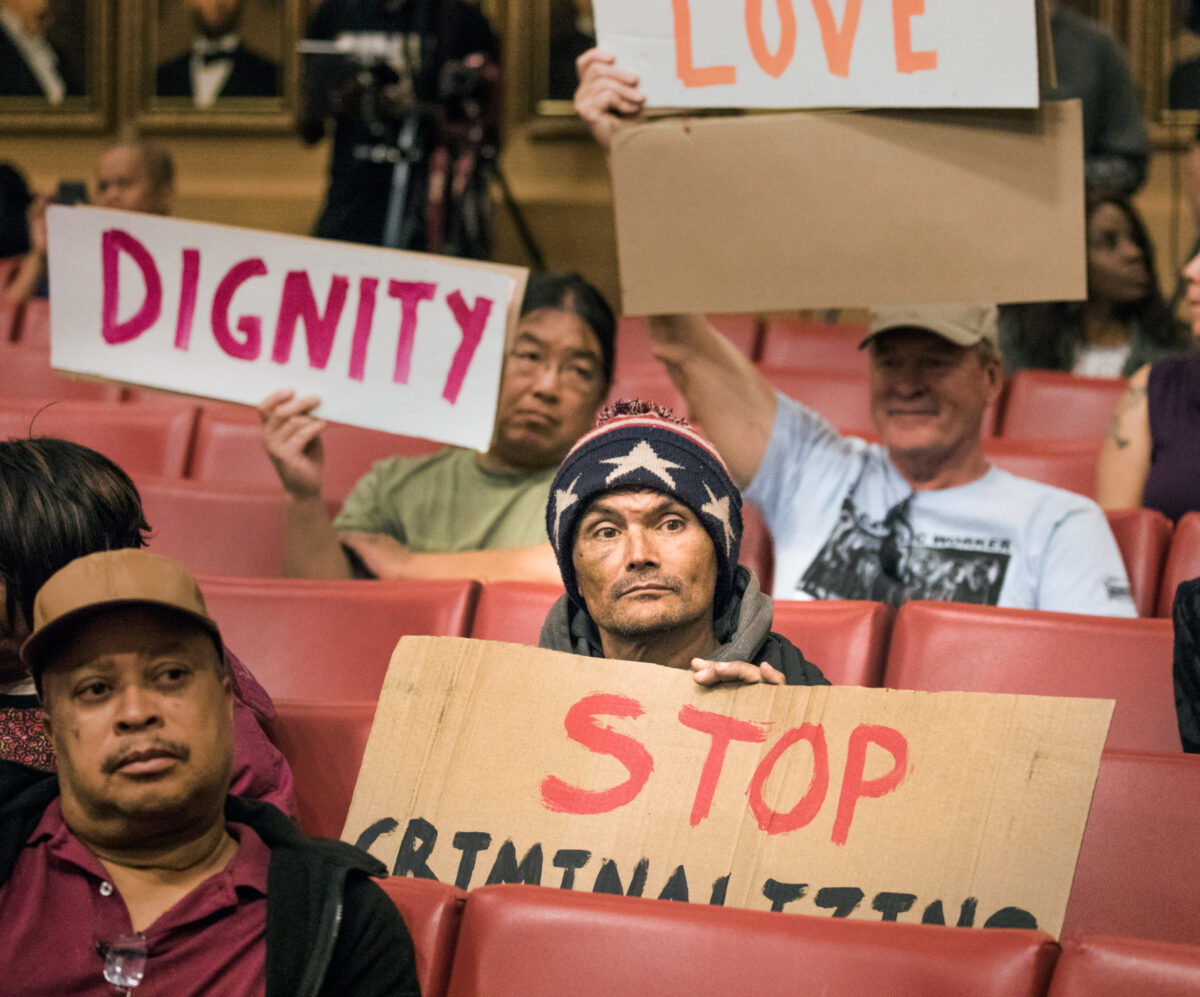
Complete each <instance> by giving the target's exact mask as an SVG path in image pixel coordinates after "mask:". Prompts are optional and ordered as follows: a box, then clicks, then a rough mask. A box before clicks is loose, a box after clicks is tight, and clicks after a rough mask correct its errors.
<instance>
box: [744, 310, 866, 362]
mask: <svg viewBox="0 0 1200 997" xmlns="http://www.w3.org/2000/svg"><path fill="white" fill-rule="evenodd" d="M866 336H867V326H866V325H865V324H864V323H859V322H818V321H816V320H814V319H802V318H781V317H774V318H768V319H767V321H766V327H765V329H764V332H763V346H762V362H763V364H765V365H767V366H770V367H803V368H806V369H808V370H842V371H848V372H850V373H856V374H859V375H860V376H862V377H865V376H866V374H867V367H868V363H869V361H868V358H867V351H866V350H860V349H859V348H858V344H859V343H861V342H862V341H863V340H864V339H865V338H866Z"/></svg>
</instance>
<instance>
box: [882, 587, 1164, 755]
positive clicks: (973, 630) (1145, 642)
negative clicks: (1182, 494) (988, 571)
mask: <svg viewBox="0 0 1200 997" xmlns="http://www.w3.org/2000/svg"><path fill="white" fill-rule="evenodd" d="M1172 641H1173V635H1172V633H1171V624H1170V623H1169V622H1168V621H1166V620H1126V619H1115V618H1113V617H1107V616H1080V615H1076V614H1074V613H1048V612H1041V611H1039V610H1032V609H998V608H997V607H995V606H968V605H963V604H960V603H951V602H910V603H907V604H905V605H904V606H902V607H901V608H900V611H899V612H898V613H897V614H896V624H895V626H894V627H893V629H892V639H891V644H890V645H889V647H888V654H887V664H886V666H885V668H884V685H885V686H887V687H889V688H892V689H922V690H926V691H930V692H940V691H944V690H962V691H965V692H1008V693H1026V694H1031V695H1035V696H1083V697H1093V698H1101V699H1115V700H1116V703H1117V705H1116V709H1115V710H1114V711H1113V718H1112V725H1111V727H1110V728H1109V732H1108V741H1107V746H1108V747H1109V748H1129V749H1135V750H1148V751H1179V750H1180V742H1179V730H1178V725H1177V722H1176V718H1175V699H1174V691H1173V688H1172V683H1171V655H1172Z"/></svg>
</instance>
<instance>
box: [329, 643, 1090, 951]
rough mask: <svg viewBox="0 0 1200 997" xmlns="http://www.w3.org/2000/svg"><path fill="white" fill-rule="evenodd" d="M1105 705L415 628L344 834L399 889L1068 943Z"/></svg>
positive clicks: (386, 695) (374, 733)
mask: <svg viewBox="0 0 1200 997" xmlns="http://www.w3.org/2000/svg"><path fill="white" fill-rule="evenodd" d="M1112 708H1113V703H1112V700H1096V699H1057V698H1051V697H1042V696H1012V695H988V694H983V693H957V692H948V693H924V692H907V691H897V690H891V689H865V688H857V687H849V686H845V687H830V686H823V687H815V688H809V687H787V686H765V685H754V686H741V687H734V686H723V687H717V688H713V689H702V688H700V687H698V686H697V685H696V684H695V683H694V682H693V681H692V677H691V673H690V672H682V671H679V670H675V669H669V668H663V667H661V666H659V665H653V664H646V663H637V662H628V661H609V660H604V659H599V660H597V659H591V658H581V657H577V656H575V655H569V654H561V653H558V652H555V651H544V650H539V649H536V648H530V647H523V646H518V645H514V644H500V643H495V642H489V641H473V640H465V639H461V638H434V637H404V638H402V639H401V641H400V643H399V645H398V646H397V647H396V650H395V653H394V654H393V656H392V661H391V665H390V668H389V670H388V674H387V678H386V680H385V682H384V687H383V692H382V695H381V698H380V701H379V708H378V710H377V711H376V714H375V722H374V725H373V726H372V728H371V735H370V738H369V740H368V742H367V748H366V752H365V754H364V756H363V763H362V769H361V771H360V773H359V778H358V784H357V786H356V787H355V791H354V800H353V802H352V804H351V806H350V812H349V815H348V817H347V819H346V825H345V829H344V831H343V835H342V837H343V838H344V839H345V840H346V841H350V842H354V843H356V844H357V845H358V846H359V847H362V848H365V849H367V850H368V851H370V852H371V853H372V854H373V855H375V856H376V857H378V858H379V859H381V860H382V861H383V862H385V863H386V864H387V866H388V868H389V869H390V870H391V871H392V872H393V873H394V874H395V875H401V876H421V877H426V878H432V879H438V880H441V881H442V882H449V883H455V884H457V885H458V886H459V887H461V888H463V889H468V888H470V887H472V886H479V885H483V884H484V883H509V882H521V883H535V884H541V885H544V886H556V887H562V888H566V889H575V890H585V891H591V892H597V893H625V894H633V895H637V896H647V897H660V898H668V899H673V900H687V901H692V902H696V903H709V904H726V905H729V906H732V907H745V908H751V909H759V910H777V911H789V912H794V913H803V914H815V915H818V916H824V917H848V916H849V917H865V918H874V919H876V920H881V919H882V920H895V921H912V922H932V923H939V924H958V925H962V926H966V927H969V926H974V927H1004V926H1008V927H1014V926H1027V927H1033V926H1037V927H1039V928H1042V929H1043V930H1045V931H1047V932H1050V933H1051V934H1054V935H1057V934H1058V932H1059V930H1060V928H1061V926H1062V920H1063V914H1064V912H1065V910H1066V904H1067V896H1068V894H1069V892H1070V888H1071V880H1072V878H1073V876H1074V871H1075V860H1076V858H1077V856H1078V851H1079V844H1080V841H1081V840H1082V837H1083V829H1084V824H1085V822H1086V820H1087V814H1088V808H1089V806H1090V804H1091V798H1092V789H1093V786H1094V784H1095V780H1096V773H1097V770H1098V767H1099V763H1100V751H1101V748H1102V746H1103V744H1104V739H1105V735H1106V733H1107V731H1108V724H1109V719H1110V717H1111V715H1112Z"/></svg>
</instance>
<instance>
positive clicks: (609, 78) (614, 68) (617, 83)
mask: <svg viewBox="0 0 1200 997" xmlns="http://www.w3.org/2000/svg"><path fill="white" fill-rule="evenodd" d="M575 68H576V70H578V72H579V87H578V88H577V89H576V91H575V111H576V113H577V114H578V115H579V116H580V117H581V118H583V120H584V121H585V122H586V123H587V126H588V128H589V129H591V132H592V136H593V137H594V138H595V139H596V142H597V143H599V145H600V147H601V148H602V149H604V150H606V151H607V149H608V147H609V145H610V143H611V142H612V133H613V129H614V128H615V127H616V124H617V121H618V120H619V118H620V117H621V116H628V115H634V114H638V113H639V112H640V111H641V109H642V106H643V105H644V104H645V103H646V95H645V94H644V93H642V92H641V91H640V90H639V89H638V88H637V82H638V77H637V74H636V73H633V72H630V71H629V70H628V69H621V68H620V67H619V66H618V65H617V64H616V57H615V56H613V55H610V54H609V53H608V52H604V51H602V50H601V49H598V48H591V49H588V50H587V51H586V52H584V53H583V55H581V56H580V57H579V58H578V59H576V60H575Z"/></svg>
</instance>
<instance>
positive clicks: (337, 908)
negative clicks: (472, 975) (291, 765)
mask: <svg viewBox="0 0 1200 997" xmlns="http://www.w3.org/2000/svg"><path fill="white" fill-rule="evenodd" d="M57 795H58V779H57V777H56V776H53V775H47V774H46V773H44V772H39V771H37V770H36V769H31V768H26V767H25V766H23V765H16V764H14V763H12V762H0V883H6V882H8V879H9V877H10V876H11V875H12V871H13V867H14V866H15V865H16V862H17V857H18V856H19V855H20V852H21V849H22V847H23V845H24V844H25V842H26V841H27V840H28V839H29V836H30V835H31V834H32V833H33V830H34V828H35V827H37V824H38V821H40V820H41V818H42V813H43V812H44V811H45V809H46V807H47V806H48V805H49V804H50V802H51V801H52V800H53V799H54V798H55V797H56V796H57ZM225 816H226V818H227V819H228V820H230V821H235V822H237V823H240V824H246V825H248V826H249V827H251V828H253V829H254V831H255V833H256V834H258V836H259V837H260V838H262V840H263V842H264V844H266V845H267V847H268V848H270V849H271V864H270V867H269V869H268V872H267V960H266V965H267V997H334V995H339V994H354V995H355V997H374V995H379V997H385V995H388V997H390V995H401V997H403V995H410V994H411V995H415V994H418V993H419V990H418V987H417V980H416V957H415V955H414V953H413V944H412V939H411V938H410V937H409V934H408V930H407V929H406V928H405V926H404V922H403V920H402V919H401V917H400V913H399V911H397V910H396V907H395V905H394V904H393V903H392V902H391V900H389V899H388V897H387V895H386V894H385V893H384V892H383V891H382V890H381V889H380V888H379V887H378V886H377V885H376V884H375V883H372V882H371V880H370V877H371V876H380V875H384V874H385V873H386V869H385V868H384V866H383V864H382V863H381V862H379V861H378V860H376V859H374V858H372V857H371V856H370V855H367V854H366V853H365V852H362V851H360V850H359V849H357V848H354V847H352V846H350V845H347V844H345V843H344V842H341V841H331V840H328V839H325V838H310V837H307V836H306V835H304V834H302V833H301V832H300V831H299V830H298V829H297V828H296V826H295V825H294V824H293V823H292V822H291V821H290V820H288V818H287V817H285V816H284V815H283V813H281V812H280V811H279V810H277V809H275V807H273V806H271V805H270V804H269V803H258V802H252V801H249V800H243V799H241V798H240V797H236V796H230V797H229V798H228V799H227V801H226V804H225Z"/></svg>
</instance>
